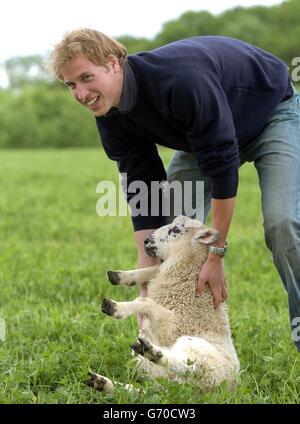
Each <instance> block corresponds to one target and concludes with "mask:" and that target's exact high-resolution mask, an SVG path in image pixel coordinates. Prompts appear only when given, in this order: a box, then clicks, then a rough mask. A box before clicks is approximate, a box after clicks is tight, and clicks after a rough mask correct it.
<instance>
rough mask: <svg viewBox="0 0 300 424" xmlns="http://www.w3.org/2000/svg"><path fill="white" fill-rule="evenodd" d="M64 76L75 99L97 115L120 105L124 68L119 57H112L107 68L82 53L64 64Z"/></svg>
mask: <svg viewBox="0 0 300 424" xmlns="http://www.w3.org/2000/svg"><path fill="white" fill-rule="evenodd" d="M62 75H63V79H64V82H65V84H66V85H67V86H68V87H69V88H70V91H71V94H72V96H73V97H74V99H75V100H77V101H78V102H79V103H80V104H81V105H83V106H85V107H87V108H88V109H89V110H90V111H91V112H93V113H94V115H95V116H103V115H105V114H106V113H107V112H108V111H109V110H110V109H111V108H112V107H119V104H120V98H121V93H122V86H123V69H122V68H121V67H120V64H119V62H118V60H117V59H116V58H115V57H113V56H112V57H111V58H110V59H109V60H108V61H107V65H106V67H105V66H100V65H96V64H95V63H93V62H91V61H90V60H89V59H88V58H87V57H85V56H84V55H78V56H76V57H74V58H73V59H72V60H70V61H69V62H68V63H67V64H66V65H65V66H64V68H63V70H62Z"/></svg>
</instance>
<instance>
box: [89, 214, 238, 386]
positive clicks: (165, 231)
mask: <svg viewBox="0 0 300 424" xmlns="http://www.w3.org/2000/svg"><path fill="white" fill-rule="evenodd" d="M217 238H218V232H217V231H216V230H214V229H212V228H207V227H206V226H204V225H203V224H202V223H201V222H199V221H197V220H192V219H190V218H187V217H185V216H179V217H177V218H175V220H174V221H173V223H172V224H170V225H165V226H164V227H161V228H159V229H158V230H156V231H155V232H154V233H153V234H152V235H151V236H149V237H147V239H146V240H145V250H146V252H147V253H148V254H149V255H150V256H157V257H159V258H161V259H162V260H163V262H162V264H161V265H160V266H153V267H149V268H142V269H138V270H133V271H117V272H113V271H109V272H108V277H109V279H110V281H111V283H112V284H115V285H120V284H126V285H128V286H132V285H136V284H137V285H141V284H143V283H145V282H147V283H148V295H147V297H138V298H137V299H135V300H133V301H132V302H116V301H113V300H109V299H104V300H103V302H102V306H101V309H102V311H103V312H104V313H106V314H107V315H110V316H111V317H113V318H118V319H120V318H125V317H127V316H130V315H132V314H143V315H144V323H143V328H142V330H140V334H139V337H138V339H137V341H136V342H135V343H134V344H133V345H132V346H131V348H132V349H133V350H134V351H135V352H136V353H137V356H136V359H137V363H138V369H140V370H142V371H143V373H146V374H148V376H149V377H150V378H156V377H159V376H164V377H168V378H170V379H175V380H177V381H186V380H188V381H192V382H193V383H194V384H197V385H198V386H199V388H200V389H201V390H203V391H209V390H212V389H213V388H214V387H215V386H217V385H219V384H220V383H221V382H223V381H227V383H228V384H229V385H230V386H231V387H232V386H233V385H234V384H235V377H236V374H237V372H238V371H239V361H238V358H237V355H236V352H235V348H234V345H233V342H232V339H231V332H230V327H229V320H228V314H227V309H226V306H225V304H224V303H222V304H221V305H220V306H219V307H218V308H217V309H214V306H213V299H212V295H211V292H210V290H209V288H208V287H206V289H205V291H204V293H203V294H202V296H200V297H196V296H195V293H196V282H197V277H198V275H199V271H200V269H201V267H202V265H203V264H204V262H205V261H206V259H207V255H208V250H207V246H208V245H209V244H211V243H213V242H214V241H215V240H217ZM89 374H90V379H89V380H88V381H87V382H86V384H87V385H89V386H91V387H93V388H95V389H97V390H100V391H103V392H105V393H112V392H113V391H114V387H115V384H116V383H113V382H112V381H111V380H110V379H109V378H107V377H103V376H101V375H99V374H95V373H89ZM117 384H118V383H117ZM125 387H127V388H128V389H129V390H130V387H131V386H130V385H127V386H125Z"/></svg>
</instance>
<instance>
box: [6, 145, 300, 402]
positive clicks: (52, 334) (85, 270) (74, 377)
mask: <svg viewBox="0 0 300 424" xmlns="http://www.w3.org/2000/svg"><path fill="white" fill-rule="evenodd" d="M162 154H163V157H164V160H165V161H167V160H168V158H169V157H170V151H167V150H163V151H162ZM0 155H1V175H0V186H1V197H0V211H1V215H0V216H1V220H0V234H1V240H0V252H1V254H0V292H1V298H0V317H3V318H4V319H5V321H6V326H7V334H6V341H5V342H0V403H134V402H136V403H299V401H300V393H299V387H300V377H299V376H300V364H299V359H298V358H299V355H298V354H297V352H296V350H295V349H294V347H293V344H292V342H291V340H290V331H289V322H288V310H287V297H286V294H285V293H284V290H283V287H282V285H281V282H280V279H279V277H278V275H277V273H276V271H275V268H274V266H273V263H272V260H271V255H270V253H269V251H268V250H267V248H266V247H265V245H264V239H263V231H262V218H261V212H260V198H259V189H258V185H257V177H256V174H255V171H254V169H253V166H252V165H249V164H247V165H245V166H244V167H243V168H242V170H241V175H240V188H239V196H238V203H237V207H236V211H235V216H234V221H233V224H232V228H231V233H230V238H229V241H230V250H229V254H228V256H227V257H226V260H225V263H226V272H227V277H228V282H229V299H228V304H229V313H230V319H231V325H232V332H233V337H234V341H235V345H236V348H237V351H238V354H239V357H240V361H241V366H242V371H241V373H240V375H239V380H240V384H239V386H238V387H237V389H236V390H234V391H229V390H228V389H227V388H226V387H225V386H222V387H219V388H217V389H216V390H215V391H214V392H213V393H212V394H206V395H201V394H200V393H198V392H197V390H196V389H195V387H194V386H192V385H189V384H186V385H184V386H183V385H178V384H176V383H170V382H168V381H163V380H161V381H160V382H159V384H154V383H153V382H141V383H139V384H138V385H141V386H142V387H144V388H146V389H147V390H146V391H145V393H144V394H143V395H141V396H140V397H137V396H136V395H130V394H128V393H127V392H125V391H124V390H123V389H122V388H120V389H117V391H116V393H115V395H114V396H111V397H106V396H104V395H102V394H100V393H98V392H93V391H92V390H90V389H89V388H88V387H86V386H85V385H84V384H83V383H82V382H83V380H85V379H86V378H87V376H86V374H87V371H88V370H89V368H91V369H92V370H93V371H100V372H101V373H103V374H106V375H108V376H111V377H113V378H115V379H117V380H119V381H123V382H128V380H134V379H133V372H132V370H131V367H130V365H131V353H130V348H129V345H130V344H131V343H132V342H133V341H134V340H135V337H136V334H137V324H136V320H135V318H134V317H132V318H129V319H127V320H124V321H114V320H112V319H110V318H109V317H106V316H104V315H103V314H102V313H101V312H100V310H99V302H100V299H101V298H102V297H103V296H107V297H111V298H115V299H119V300H128V299H133V298H134V297H135V296H136V294H137V291H136V289H135V288H133V289H130V288H123V287H113V286H111V285H110V284H109V282H108V281H107V279H106V271H107V270H109V269H118V268H123V269H126V268H133V267H135V266H136V255H135V248H134V241H133V235H132V229H131V222H130V219H129V217H127V218H126V217H125V218H113V217H99V216H98V215H97V214H96V210H95V207H96V201H97V199H98V198H99V194H97V193H96V185H97V183H98V182H99V181H100V180H103V179H104V180H106V179H113V180H115V181H117V179H118V175H117V172H116V169H115V166H114V164H113V163H112V162H110V161H109V160H107V159H106V158H105V157H104V154H103V152H102V151H101V150H99V149H98V150H97V149H94V150H93V149H91V150H59V151H55V150H48V151H45V150H43V151H30V150H26V151H25V150H24V151H23V150H15V151H13V150H11V151H1V152H0Z"/></svg>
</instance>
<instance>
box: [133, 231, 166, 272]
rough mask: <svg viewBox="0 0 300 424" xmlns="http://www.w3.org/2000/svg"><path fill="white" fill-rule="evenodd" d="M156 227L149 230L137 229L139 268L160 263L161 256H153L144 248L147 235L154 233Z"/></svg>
mask: <svg viewBox="0 0 300 424" xmlns="http://www.w3.org/2000/svg"><path fill="white" fill-rule="evenodd" d="M154 231H155V229H149V230H139V231H135V233H134V237H135V241H136V247H137V254H138V266H139V268H146V267H148V266H153V265H157V264H160V259H159V258H153V257H151V256H148V255H147V253H146V252H145V249H144V240H145V238H146V237H147V236H149V235H150V234H152V233H154Z"/></svg>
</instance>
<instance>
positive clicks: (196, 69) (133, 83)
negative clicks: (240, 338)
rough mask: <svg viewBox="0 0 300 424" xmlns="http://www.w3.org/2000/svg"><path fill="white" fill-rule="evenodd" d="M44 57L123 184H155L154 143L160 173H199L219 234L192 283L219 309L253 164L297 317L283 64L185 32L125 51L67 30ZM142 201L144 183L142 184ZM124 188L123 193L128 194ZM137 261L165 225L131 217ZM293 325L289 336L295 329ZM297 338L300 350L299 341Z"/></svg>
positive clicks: (295, 212) (296, 234)
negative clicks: (161, 151) (245, 166)
mask: <svg viewBox="0 0 300 424" xmlns="http://www.w3.org/2000/svg"><path fill="white" fill-rule="evenodd" d="M51 65H52V69H53V70H54V72H55V74H56V76H57V78H59V79H60V80H62V81H64V82H65V84H67V85H68V86H69V88H70V91H71V93H72V95H73V96H74V98H75V99H76V100H77V101H78V102H79V103H80V104H82V105H83V106H85V107H87V108H88V109H90V110H91V111H92V112H93V114H94V115H95V116H96V122H97V127H98V129H99V132H100V135H101V141H102V144H103V147H104V149H105V152H106V154H107V155H108V157H109V158H110V159H112V160H115V161H117V163H118V167H119V171H120V172H121V173H126V174H127V178H128V184H129V183H131V182H132V181H135V180H141V181H144V182H145V183H147V185H148V186H150V182H151V181H154V180H155V181H163V180H165V179H166V173H165V170H164V167H163V165H162V162H161V160H160V158H159V156H158V153H157V149H156V144H155V143H157V144H161V145H164V146H168V147H171V148H173V149H175V150H176V152H175V154H174V157H173V160H172V162H171V164H170V166H169V169H168V179H169V181H174V180H179V181H185V180H193V181H197V180H198V181H204V186H205V190H204V191H205V214H207V212H208V210H209V208H210V206H211V212H212V226H213V227H214V228H216V229H217V230H218V231H219V233H220V239H219V241H218V242H217V243H216V244H215V245H214V246H213V247H214V249H210V252H209V256H208V260H207V262H206V263H205V266H203V268H202V271H201V273H200V275H199V279H198V284H197V295H200V294H201V292H202V291H203V288H204V285H205V284H206V283H208V284H209V287H210V290H211V292H212V294H213V297H214V304H215V307H217V306H218V305H219V304H220V302H222V301H224V300H225V299H226V297H227V291H226V282H225V276H224V267H223V259H222V257H223V256H224V253H225V251H226V238H227V234H228V231H229V227H230V223H231V219H232V215H233V210H234V205H235V197H236V193H237V187H238V168H239V166H240V165H241V164H242V163H243V162H245V161H253V162H254V164H255V166H256V168H257V170H258V175H259V183H260V188H261V192H262V206H263V214H264V229H265V238H266V243H267V246H268V247H269V248H270V249H271V250H272V253H273V259H274V263H275V265H276V267H277V269H278V272H279V274H280V277H281V279H282V281H283V284H284V286H285V288H286V290H287V292H288V299H289V311H290V320H291V326H292V329H293V330H295V329H296V327H297V326H298V325H299V323H300V318H299V317H300V140H299V128H300V106H299V102H300V100H299V95H298V94H296V93H295V92H294V90H293V87H292V85H291V81H290V77H289V74H288V69H287V66H286V65H285V64H284V63H283V62H282V61H281V60H280V59H278V58H276V57H275V56H273V55H271V54H270V53H268V52H266V51H263V50H261V49H259V48H257V47H255V46H252V45H250V44H247V43H245V42H242V41H240V40H236V39H232V38H228V37H214V36H209V37H193V38H190V39H185V40H181V41H177V42H174V43H171V44H168V45H166V46H163V47H161V48H158V49H155V50H153V51H150V52H143V53H139V54H135V55H130V56H129V57H127V54H126V50H125V48H124V47H123V46H122V45H120V44H119V43H117V42H116V41H115V40H113V39H111V38H109V37H107V36H105V35H104V34H102V33H99V32H97V31H94V30H89V29H82V30H76V31H73V32H71V33H69V34H66V35H65V37H64V38H63V40H62V41H61V42H60V43H59V44H58V45H57V46H56V47H55V49H54V50H53V53H52V56H51ZM149 196H150V197H149V200H150V202H151V191H150V190H149ZM131 197H132V194H130V193H127V198H128V200H130V199H131ZM132 219H133V226H134V230H135V238H136V243H137V250H138V257H139V265H140V267H145V266H151V265H153V264H155V261H156V260H155V259H153V258H149V257H148V256H146V255H145V253H144V248H143V242H144V239H145V237H146V236H147V235H148V234H150V233H151V232H153V230H154V229H155V228H157V227H159V226H161V225H163V224H165V221H164V217H163V216H161V214H160V216H151V215H149V216H135V217H133V218H132ZM294 333H295V331H294V332H293V333H292V334H294ZM294 342H295V344H296V347H297V349H298V351H300V343H299V340H296V338H295V337H294Z"/></svg>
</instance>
